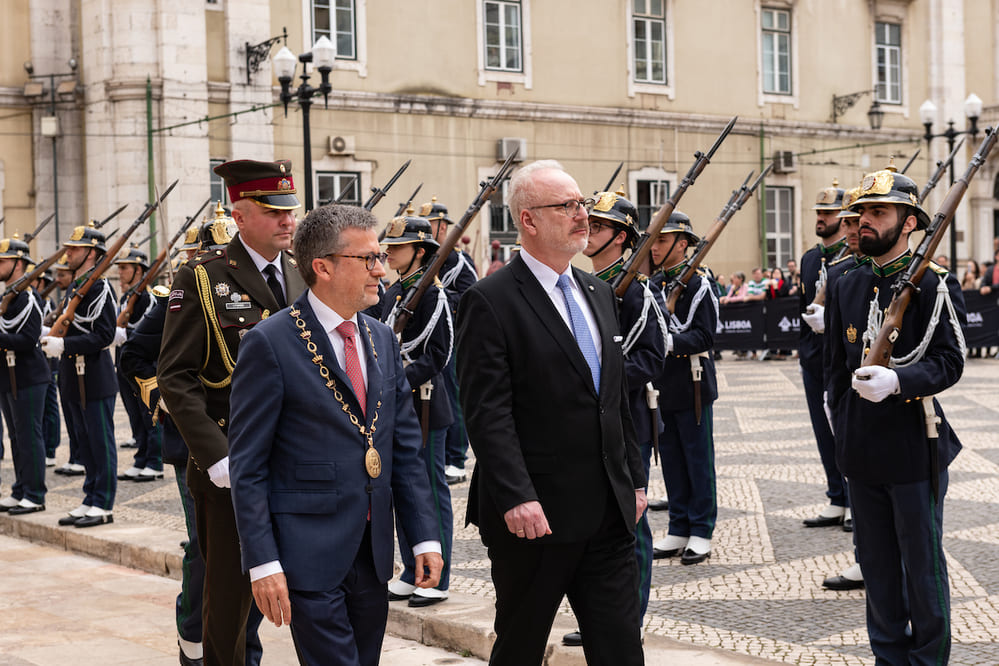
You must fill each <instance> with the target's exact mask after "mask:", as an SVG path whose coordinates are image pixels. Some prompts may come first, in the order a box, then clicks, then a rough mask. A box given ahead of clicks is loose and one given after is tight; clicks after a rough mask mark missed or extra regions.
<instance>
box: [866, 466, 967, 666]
mask: <svg viewBox="0 0 999 666" xmlns="http://www.w3.org/2000/svg"><path fill="white" fill-rule="evenodd" d="M947 481H948V474H947V470H946V469H944V470H943V471H942V472H941V473H940V497H939V499H938V500H937V499H934V497H933V489H932V487H931V485H930V482H929V481H928V480H927V481H919V482H917V483H904V484H884V485H871V484H867V483H862V482H859V481H857V480H856V479H852V480H851V481H850V485H849V489H850V504H851V505H853V508H854V513H853V534H854V536H855V538H856V544H857V556H858V561H859V562H860V568H861V569H862V570H863V572H864V585H865V587H866V590H867V594H866V596H867V633H868V634H869V636H870V640H871V649H872V651H873V652H874V657H875V659H876V660H877V663H879V664H881V663H885V664H946V663H947V660H948V658H949V655H950V644H951V635H950V586H949V584H948V578H947V560H946V559H945V558H944V551H943V541H942V537H941V531H942V528H943V500H944V495H945V494H946V492H947ZM909 628H911V632H910V631H908V629H909Z"/></svg>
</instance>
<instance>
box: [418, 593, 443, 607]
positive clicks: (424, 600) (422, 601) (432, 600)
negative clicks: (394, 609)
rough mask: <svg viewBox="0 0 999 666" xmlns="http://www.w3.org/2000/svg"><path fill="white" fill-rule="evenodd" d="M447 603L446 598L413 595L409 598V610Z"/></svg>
mask: <svg viewBox="0 0 999 666" xmlns="http://www.w3.org/2000/svg"><path fill="white" fill-rule="evenodd" d="M442 601H447V597H425V596H423V595H421V594H413V595H411V596H410V597H409V607H410V608H426V607H427V606H433V605H435V604H439V603H440V602H442Z"/></svg>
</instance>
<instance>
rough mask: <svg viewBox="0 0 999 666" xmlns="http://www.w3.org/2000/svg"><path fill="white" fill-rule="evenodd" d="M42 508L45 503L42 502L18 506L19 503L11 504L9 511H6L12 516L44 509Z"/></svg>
mask: <svg viewBox="0 0 999 666" xmlns="http://www.w3.org/2000/svg"><path fill="white" fill-rule="evenodd" d="M44 510H45V505H44V504H39V505H38V506H20V505H18V506H12V507H11V508H10V511H8V512H7V513H9V514H10V515H12V516H20V515H23V514H25V513H36V512H38V511H44Z"/></svg>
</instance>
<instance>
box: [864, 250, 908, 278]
mask: <svg viewBox="0 0 999 666" xmlns="http://www.w3.org/2000/svg"><path fill="white" fill-rule="evenodd" d="M910 261H912V253H911V252H908V251H906V253H905V254H903V255H902V256H901V257H899V258H898V259H894V260H892V261H889V262H888V263H887V264H885V265H884V266H878V265H877V263H876V262H874V261H872V262H871V268H872V269H873V271H874V274H875V275H876V276H878V277H890V276H892V275H894V274H895V273H898V272H899V271H901V270H903V269H905V267H906V266H908V265H909V262H910Z"/></svg>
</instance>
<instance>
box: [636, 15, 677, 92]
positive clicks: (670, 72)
mask: <svg viewBox="0 0 999 666" xmlns="http://www.w3.org/2000/svg"><path fill="white" fill-rule="evenodd" d="M673 4H674V0H663V5H664V10H665V17H664V19H663V22H664V23H665V39H666V49H665V53H664V56H665V58H666V83H664V84H663V83H649V82H645V81H636V80H635V27H634V26H635V14H634V7H635V3H634V2H633V1H632V0H627V1H626V2H625V5H626V7H627V11H626V12H625V32H624V34H625V35H627V49H626V50H627V58H628V62H627V71H628V97H634V96H635V95H637V94H640V93H641V94H649V95H664V96H666V97H668V98H669V99H676V88H675V86H674V81H675V80H676V78H675V74H674V67H673V63H674V62H675V60H676V59H675V58H674V57H673V44H674V42H675V40H674V37H673V23H674V21H673V17H674V16H675V15H676V14H674V11H673Z"/></svg>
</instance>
